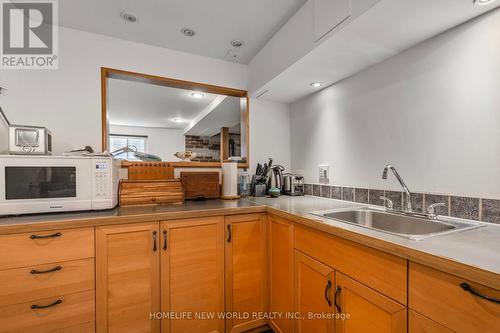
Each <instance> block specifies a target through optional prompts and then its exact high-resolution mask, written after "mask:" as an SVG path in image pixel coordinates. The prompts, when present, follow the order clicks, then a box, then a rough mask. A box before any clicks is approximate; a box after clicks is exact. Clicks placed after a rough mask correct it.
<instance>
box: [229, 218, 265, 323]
mask: <svg viewBox="0 0 500 333" xmlns="http://www.w3.org/2000/svg"><path fill="white" fill-rule="evenodd" d="M225 229H226V247H225V254H226V256H225V257H226V312H227V313H229V314H231V316H229V317H228V318H227V320H226V332H243V331H246V330H249V329H252V328H256V327H259V326H262V325H265V324H267V322H268V320H267V318H266V317H264V316H260V315H259V314H260V313H262V314H263V313H265V312H266V311H267V287H268V285H267V227H266V215H265V214H245V215H234V216H226V218H225Z"/></svg>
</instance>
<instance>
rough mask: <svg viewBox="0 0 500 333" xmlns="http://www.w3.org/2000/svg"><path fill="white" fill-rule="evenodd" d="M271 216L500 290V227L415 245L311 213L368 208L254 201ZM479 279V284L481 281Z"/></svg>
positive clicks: (301, 200) (316, 201)
mask: <svg viewBox="0 0 500 333" xmlns="http://www.w3.org/2000/svg"><path fill="white" fill-rule="evenodd" d="M251 200H252V202H254V203H256V204H259V205H265V206H266V207H267V208H268V210H267V211H268V212H269V213H273V214H277V215H280V216H282V217H284V218H288V219H292V220H294V221H295V222H297V223H300V224H302V225H306V226H309V227H312V228H315V229H318V230H321V231H325V232H328V233H330V234H333V235H337V236H340V237H343V238H346V239H349V240H352V241H355V242H359V243H361V244H364V245H367V246H370V247H373V248H376V249H379V250H382V251H385V252H388V253H391V254H393V255H397V256H400V257H403V258H406V259H409V260H412V261H414V262H418V263H421V264H424V265H428V266H431V267H434V268H437V269H441V270H443V271H446V272H448V273H451V274H455V275H459V276H462V277H464V278H469V279H471V280H476V281H479V280H481V282H482V283H483V284H486V285H488V286H490V287H493V288H496V289H500V225H495V224H489V223H487V225H486V226H485V227H482V228H478V229H473V230H467V231H463V232H460V231H459V232H455V233H451V234H445V235H438V236H434V237H429V238H426V239H423V240H419V241H415V240H410V239H406V238H403V237H400V236H396V235H392V234H387V233H384V232H380V231H376V230H371V229H367V228H364V227H359V226H355V225H352V224H348V223H344V222H340V221H335V220H331V219H326V218H322V217H319V216H316V215H311V214H310V212H314V211H319V210H327V209H338V208H350V207H360V206H367V205H366V204H357V203H354V202H347V201H341V200H334V199H326V198H320V197H314V196H304V197H286V196H281V197H279V198H276V199H272V198H252V199H251ZM478 279H479V280H478Z"/></svg>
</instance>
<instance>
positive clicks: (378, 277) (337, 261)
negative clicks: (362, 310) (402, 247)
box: [294, 225, 408, 305]
mask: <svg viewBox="0 0 500 333" xmlns="http://www.w3.org/2000/svg"><path fill="white" fill-rule="evenodd" d="M294 238H295V248H296V249H297V250H299V251H301V252H303V253H306V254H307V255H309V256H310V257H313V258H315V259H317V260H319V261H321V262H323V263H325V264H327V265H329V266H330V267H333V268H335V270H337V271H339V272H342V273H343V274H345V275H347V276H350V277H351V278H354V279H355V280H356V281H359V282H361V283H363V284H364V285H367V286H369V287H370V288H372V289H374V290H377V291H378V292H380V293H381V294H383V295H385V296H387V297H390V298H392V299H393V300H395V301H397V302H398V303H401V304H404V305H406V299H407V281H408V278H407V270H408V261H407V260H405V259H403V258H399V257H396V256H394V255H391V254H388V253H385V252H382V251H378V250H375V249H373V248H370V247H367V246H364V245H361V244H359V243H355V242H352V241H348V240H346V239H343V238H340V237H336V236H333V235H330V234H327V233H325V232H321V231H318V230H314V229H312V228H308V227H304V226H300V225H296V226H295V227H294Z"/></svg>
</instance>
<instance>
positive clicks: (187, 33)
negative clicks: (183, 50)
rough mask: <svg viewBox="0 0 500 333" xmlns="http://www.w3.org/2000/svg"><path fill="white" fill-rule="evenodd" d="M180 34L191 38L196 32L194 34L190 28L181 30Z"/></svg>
mask: <svg viewBox="0 0 500 333" xmlns="http://www.w3.org/2000/svg"><path fill="white" fill-rule="evenodd" d="M181 32H182V34H183V35H184V36H187V37H193V36H194V35H196V32H194V30H193V29H190V28H182V29H181Z"/></svg>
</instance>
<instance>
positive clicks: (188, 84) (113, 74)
mask: <svg viewBox="0 0 500 333" xmlns="http://www.w3.org/2000/svg"><path fill="white" fill-rule="evenodd" d="M101 70H102V71H103V72H104V73H105V74H106V77H109V78H112V79H121V80H128V81H135V82H142V83H149V84H155V85H158V86H164V87H173V88H180V89H188V90H189V89H193V88H194V89H196V90H199V91H202V92H206V93H210V94H218V95H227V96H234V97H247V95H248V93H247V91H245V90H240V89H234V88H228V87H222V86H216V85H212V84H206V83H200V82H194V81H185V80H178V79H172V78H168V77H163V76H157V75H151V74H145V73H139V72H131V71H125V70H121V69H115V68H109V67H102V69H101Z"/></svg>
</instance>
